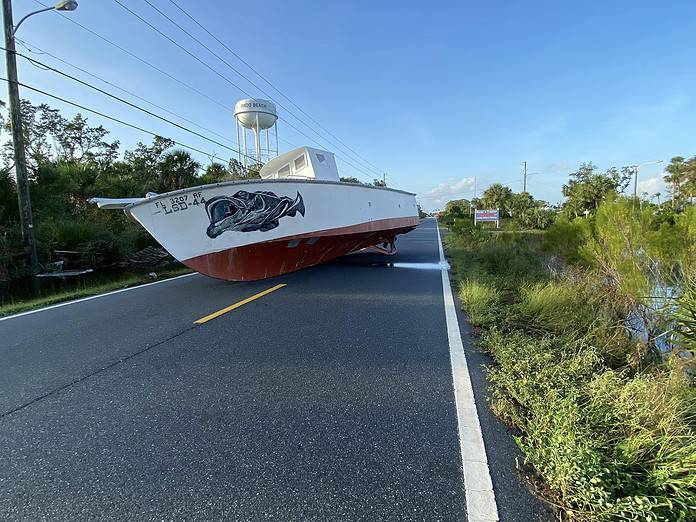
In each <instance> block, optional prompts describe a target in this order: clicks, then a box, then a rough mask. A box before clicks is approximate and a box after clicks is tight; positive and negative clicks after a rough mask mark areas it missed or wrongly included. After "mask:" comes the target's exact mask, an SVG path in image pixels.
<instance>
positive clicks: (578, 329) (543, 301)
mask: <svg viewBox="0 0 696 522" xmlns="http://www.w3.org/2000/svg"><path fill="white" fill-rule="evenodd" d="M596 301H597V299H596V298H595V297H593V296H591V295H589V294H588V293H587V292H585V291H584V289H583V288H582V287H580V286H578V285H575V284H573V283H570V282H567V281H559V282H547V283H536V284H532V285H526V286H524V287H523V288H522V289H521V292H520V303H519V305H518V310H519V312H520V316H521V318H522V319H523V320H524V322H525V324H526V325H529V326H530V327H532V328H535V329H537V330H539V331H541V332H549V333H553V334H556V335H567V334H571V335H573V336H575V335H578V334H580V335H585V334H586V333H587V332H588V331H589V330H590V329H591V328H592V326H593V325H594V324H595V323H596V322H597V321H598V320H599V317H598V315H597V302H596Z"/></svg>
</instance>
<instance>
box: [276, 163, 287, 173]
mask: <svg viewBox="0 0 696 522" xmlns="http://www.w3.org/2000/svg"><path fill="white" fill-rule="evenodd" d="M289 175H290V164H289V163H288V164H287V165H285V166H284V167H281V168H280V169H278V176H289Z"/></svg>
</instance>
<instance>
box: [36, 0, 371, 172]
mask: <svg viewBox="0 0 696 522" xmlns="http://www.w3.org/2000/svg"><path fill="white" fill-rule="evenodd" d="M114 1H116V2H117V3H118V4H119V5H120V6H121V7H123V8H124V9H125V10H126V11H128V12H129V13H131V14H132V15H133V16H135V17H136V18H138V19H139V20H141V21H142V22H143V23H145V24H146V25H148V27H150V28H152V29H153V30H155V31H156V32H157V33H158V34H161V35H162V36H163V37H165V38H166V39H167V40H169V41H171V42H172V43H174V44H175V45H176V46H177V47H179V48H181V49H182V50H184V51H185V52H186V53H187V54H189V55H190V56H192V57H193V58H194V59H196V60H197V61H199V62H200V63H202V64H204V65H205V66H206V67H207V68H209V69H210V70H212V71H213V72H215V73H216V74H217V75H218V76H220V77H221V78H223V79H224V80H225V81H227V82H228V83H230V84H231V85H232V86H234V87H235V88H237V89H239V90H240V91H241V92H243V93H244V94H246V95H247V96H250V97H251V95H250V94H249V93H247V92H246V91H244V90H243V89H241V88H240V87H239V86H237V85H236V84H235V83H234V82H232V81H231V80H229V79H228V78H226V77H225V76H224V75H222V74H221V73H219V72H218V71H216V70H215V69H214V68H212V67H211V66H210V65H209V64H207V63H206V62H204V61H203V60H201V59H200V58H198V57H196V56H195V55H194V54H193V53H191V52H190V51H188V50H187V49H185V48H184V47H182V46H181V45H180V44H178V43H177V42H176V41H174V40H173V39H172V38H171V37H169V36H167V35H166V34H164V33H163V32H161V31H159V30H158V29H157V28H155V27H154V26H153V25H152V24H150V23H149V22H147V21H146V20H145V19H143V18H142V17H140V16H139V15H137V14H136V13H135V12H133V11H132V10H130V9H129V8H127V7H126V6H124V5H123V4H122V3H120V2H118V0H114ZM34 2H36V3H37V4H39V5H41V6H43V7H48V6H47V5H46V4H45V3H43V2H41V1H40V0H34ZM54 12H55V13H56V14H58V15H60V16H61V17H62V18H63V19H65V20H67V21H68V22H70V23H72V24H74V25H76V26H78V27H80V28H81V29H83V30H84V31H87V32H88V33H90V34H91V35H93V36H96V37H97V38H99V39H100V40H102V41H104V42H106V43H108V44H109V45H111V46H113V47H114V48H116V49H118V50H119V51H121V52H123V53H125V54H127V55H128V56H130V57H132V58H134V59H136V60H138V61H139V62H141V63H143V64H144V65H146V66H148V67H150V68H152V69H154V70H155V71H157V72H159V73H160V74H162V75H164V76H166V77H167V78H169V79H171V80H173V81H174V82H176V83H178V84H180V85H182V86H184V87H186V88H187V89H189V90H191V91H192V92H195V93H196V94H198V95H200V96H202V97H204V98H206V99H207V100H209V101H211V102H213V103H215V104H216V105H218V106H220V107H222V108H224V109H225V110H229V111H232V109H231V108H230V107H228V106H227V105H225V104H224V103H222V102H220V101H218V100H215V99H214V98H212V97H210V96H208V95H207V94H205V93H204V92H202V91H201V90H199V89H197V88H195V87H193V86H192V85H190V84H188V83H186V82H184V81H182V80H180V79H178V78H176V77H175V76H174V75H172V74H170V73H168V72H166V71H165V70H163V69H161V68H160V67H158V66H156V65H154V64H153V63H151V62H149V61H147V60H145V59H144V58H142V57H140V56H138V55H137V54H136V53H134V52H132V51H129V50H128V49H126V48H124V47H123V46H121V45H119V44H117V43H115V42H113V41H112V40H109V39H108V38H106V37H104V36H102V35H101V34H99V33H98V32H96V31H94V30H92V29H90V28H89V27H87V26H85V25H83V24H81V23H79V22H77V21H75V20H73V19H72V18H69V17H67V16H65V15H63V14H62V13H60V12H59V11H54ZM285 122H286V123H287V124H288V126H290V127H291V128H293V129H295V130H296V131H297V132H299V133H300V134H302V135H303V136H305V137H306V138H308V139H310V140H312V141H313V142H314V143H316V144H318V145H319V146H320V147H322V148H326V146H325V145H323V144H321V143H319V142H317V141H316V140H315V139H313V138H310V137H309V136H307V134H306V133H304V132H302V131H300V130H299V129H298V128H297V127H296V126H294V125H292V124H291V123H290V122H287V121H285ZM305 125H306V124H305ZM315 132H316V131H315ZM320 136H321V135H320ZM242 154H243V155H244V156H246V157H249V156H248V155H247V154H244V153H242ZM336 158H337V159H340V160H341V161H343V162H344V163H346V164H348V165H349V166H351V167H352V168H353V169H355V170H356V171H358V172H363V173H364V172H365V171H364V170H362V169H360V168H358V167H356V166H355V165H354V164H353V163H351V162H350V161H347V160H345V159H344V158H341V157H340V156H339V155H336ZM371 177H372V175H371V174H369V175H368V178H371Z"/></svg>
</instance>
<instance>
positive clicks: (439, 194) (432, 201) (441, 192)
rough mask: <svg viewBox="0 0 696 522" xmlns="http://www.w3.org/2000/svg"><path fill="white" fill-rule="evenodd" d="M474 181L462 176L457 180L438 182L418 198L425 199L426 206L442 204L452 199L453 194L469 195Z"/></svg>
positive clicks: (459, 195)
mask: <svg viewBox="0 0 696 522" xmlns="http://www.w3.org/2000/svg"><path fill="white" fill-rule="evenodd" d="M474 183H475V181H474V178H462V179H460V180H457V181H448V182H445V183H440V184H439V185H437V186H435V187H433V188H431V189H430V190H428V191H427V192H426V193H425V194H422V195H421V196H420V197H419V199H421V200H423V201H426V202H427V204H428V206H438V205H442V204H443V203H447V202H448V201H449V200H451V199H454V196H458V197H464V196H470V192H472V191H473V189H474Z"/></svg>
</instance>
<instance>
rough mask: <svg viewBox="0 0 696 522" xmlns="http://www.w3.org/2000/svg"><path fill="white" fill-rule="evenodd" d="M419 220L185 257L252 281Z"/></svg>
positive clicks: (204, 270)
mask: <svg viewBox="0 0 696 522" xmlns="http://www.w3.org/2000/svg"><path fill="white" fill-rule="evenodd" d="M419 222H420V221H419V219H418V218H416V217H412V218H398V219H386V220H382V221H374V222H371V223H364V224H361V225H355V226H351V227H343V228H339V229H334V230H323V231H321V232H312V233H311V234H307V235H301V236H289V237H285V238H281V239H275V240H273V241H265V242H263V243H254V244H251V245H245V246H240V247H236V248H231V249H228V250H222V251H220V252H213V253H211V254H204V255H202V256H197V257H192V258H190V259H185V260H183V261H182V262H183V263H184V264H185V265H186V266H188V267H189V268H192V269H193V270H195V271H196V272H200V273H201V274H204V275H207V276H210V277H215V278H217V279H225V280H227V281H255V280H258V279H266V278H269V277H275V276H279V275H282V274H287V273H288V272H294V271H295V270H300V269H302V268H307V267H309V266H314V265H318V264H319V263H323V262H325V261H329V260H331V259H335V258H337V257H341V256H344V255H346V254H350V253H351V252H355V251H357V250H360V249H362V248H366V247H369V246H372V245H377V244H379V243H383V242H385V241H386V242H389V241H392V240H393V239H394V238H395V237H396V236H397V235H398V234H404V233H406V232H410V231H411V230H413V229H414V228H415V227H416V226H417V225H418V224H419Z"/></svg>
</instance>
